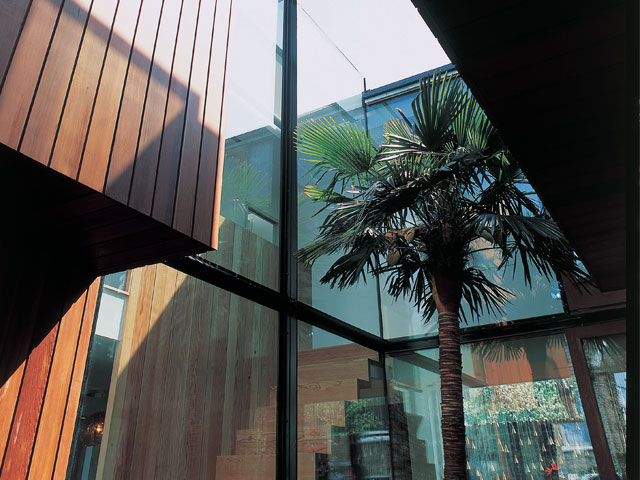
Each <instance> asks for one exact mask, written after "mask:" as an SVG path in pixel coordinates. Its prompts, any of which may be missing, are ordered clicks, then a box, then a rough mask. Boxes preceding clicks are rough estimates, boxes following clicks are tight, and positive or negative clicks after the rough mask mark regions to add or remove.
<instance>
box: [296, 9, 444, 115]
mask: <svg viewBox="0 0 640 480" xmlns="http://www.w3.org/2000/svg"><path fill="white" fill-rule="evenodd" d="M298 5H299V9H298V105H299V108H298V112H299V113H305V112H308V111H311V110H314V109H316V108H321V107H322V106H324V105H327V104H328V103H331V102H332V101H336V100H342V99H344V98H347V97H349V96H351V95H355V94H358V93H360V92H361V91H362V77H363V76H364V77H366V79H367V88H368V89H372V88H376V87H379V86H382V85H386V84H388V83H392V82H395V81H397V80H401V79H403V78H406V77H410V76H412V75H415V74H416V73H421V72H424V71H426V70H430V69H432V68H436V67H440V66H442V65H446V64H448V63H451V62H450V60H449V58H448V57H447V56H446V55H445V53H444V51H443V50H442V48H441V47H440V44H439V43H438V41H437V40H436V39H435V37H434V36H433V34H432V33H431V31H430V30H429V28H428V27H427V25H426V23H425V22H424V20H423V19H422V17H421V16H420V14H419V13H418V11H417V10H416V9H415V7H414V6H413V4H412V3H411V0H299V1H298ZM309 17H311V18H309ZM338 49H339V50H340V52H342V53H340V52H339V51H338ZM345 57H346V58H345ZM347 59H348V60H347ZM351 64H352V65H351Z"/></svg>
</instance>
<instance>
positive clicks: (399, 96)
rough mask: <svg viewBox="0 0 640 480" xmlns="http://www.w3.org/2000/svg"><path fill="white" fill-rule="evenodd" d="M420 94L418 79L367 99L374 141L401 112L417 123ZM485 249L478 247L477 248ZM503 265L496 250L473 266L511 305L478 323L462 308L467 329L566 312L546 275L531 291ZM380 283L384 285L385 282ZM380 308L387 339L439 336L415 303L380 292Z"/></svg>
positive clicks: (534, 272) (519, 272)
mask: <svg viewBox="0 0 640 480" xmlns="http://www.w3.org/2000/svg"><path fill="white" fill-rule="evenodd" d="M417 94H418V81H417V79H416V80H414V81H413V82H409V83H406V82H405V83H403V84H401V85H398V86H397V87H392V88H389V89H387V90H386V91H383V92H381V93H379V94H378V95H376V96H374V97H371V98H368V99H366V104H367V120H368V127H369V131H370V132H371V136H372V138H373V139H374V141H376V142H378V143H380V142H382V140H383V138H382V128H383V125H384V124H385V122H387V121H388V120H389V119H391V118H400V114H399V113H398V109H400V110H402V112H403V113H404V114H405V115H406V116H407V118H408V119H409V120H413V119H414V115H413V113H412V109H411V102H412V101H413V99H414V98H415V97H416V96H417ZM528 190H531V189H528ZM535 198H537V197H535ZM482 247H483V246H482V245H479V246H478V247H477V248H478V249H480V248H482ZM500 261H501V259H500V258H499V256H498V255H497V252H496V251H495V250H485V251H481V252H479V253H478V254H476V256H475V262H474V266H475V267H476V268H478V269H480V270H483V271H485V272H488V276H489V278H490V279H491V280H492V281H494V282H495V283H497V284H498V285H501V286H503V287H505V288H507V289H508V290H509V291H510V292H511V294H512V295H511V298H510V299H509V302H508V303H506V304H505V305H504V313H503V314H501V315H499V316H496V315H494V314H489V313H485V314H483V315H481V316H480V318H478V319H472V318H471V317H470V315H469V313H468V308H467V307H463V308H464V309H465V312H466V314H467V318H469V319H470V321H469V322H468V323H467V324H465V325H464V326H477V325H487V324H495V323H501V322H505V321H511V320H518V319H523V318H533V317H539V316H542V315H551V314H555V313H561V312H563V310H564V306H563V303H562V297H561V294H560V288H559V285H558V282H557V281H555V280H554V281H552V282H550V281H548V280H547V279H546V278H545V277H544V275H542V274H541V273H539V272H538V271H537V270H536V269H535V268H533V269H532V272H531V277H532V279H531V282H532V287H531V288H529V287H527V286H526V285H525V282H524V276H523V273H522V269H521V267H519V266H518V267H517V268H516V270H515V272H514V271H513V266H512V265H509V266H508V267H507V269H506V270H505V271H504V273H498V272H497V269H496V267H497V265H498V264H499V263H500ZM381 283H382V284H384V281H382V282H381ZM381 307H382V321H383V330H384V336H385V338H397V337H412V336H419V335H426V334H433V335H436V334H437V333H438V322H437V320H436V319H435V318H433V319H431V320H430V321H429V322H427V323H425V321H424V319H423V317H422V315H421V314H420V312H418V311H417V310H416V309H415V307H414V306H413V304H412V302H409V301H405V300H404V299H398V300H395V299H394V298H393V297H391V296H390V295H388V294H387V293H386V291H384V289H383V291H382V292H381Z"/></svg>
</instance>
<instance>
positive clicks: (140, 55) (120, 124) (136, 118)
mask: <svg viewBox="0 0 640 480" xmlns="http://www.w3.org/2000/svg"><path fill="white" fill-rule="evenodd" d="M161 7H162V2H157V1H152V0H147V1H145V2H142V6H141V10H140V16H139V20H138V26H137V30H136V34H135V40H134V43H133V51H132V53H131V57H130V59H129V66H128V68H127V76H126V79H125V85H124V93H123V95H122V100H121V108H120V112H119V113H118V120H117V124H116V128H115V134H114V139H113V145H112V148H111V154H110V161H109V167H108V171H107V180H106V182H105V189H104V191H105V193H106V194H107V195H109V196H110V197H111V198H113V199H114V200H117V201H119V202H120V203H123V204H125V205H126V204H127V202H128V200H129V190H130V184H131V176H132V174H133V168H134V163H135V160H136V148H137V145H138V135H139V132H140V125H141V122H142V111H143V107H144V101H145V95H146V92H147V88H148V85H149V74H150V71H151V64H152V58H153V51H154V46H155V42H156V37H157V34H158V27H159V24H160V10H161ZM110 50H111V48H110ZM92 124H95V122H92ZM96 128H100V125H96ZM97 133H98V132H97ZM85 155H87V152H85Z"/></svg>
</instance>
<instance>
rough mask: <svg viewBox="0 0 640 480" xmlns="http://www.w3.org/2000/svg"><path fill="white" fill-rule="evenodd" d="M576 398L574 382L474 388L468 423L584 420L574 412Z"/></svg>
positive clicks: (467, 400) (466, 406)
mask: <svg viewBox="0 0 640 480" xmlns="http://www.w3.org/2000/svg"><path fill="white" fill-rule="evenodd" d="M558 382H564V383H563V384H562V385H560V384H559V383H558ZM563 397H564V398H565V401H563ZM577 397H578V385H577V383H576V380H575V379H574V378H568V379H563V380H541V381H537V382H528V383H516V384H509V385H498V386H489V387H480V388H474V389H471V391H470V392H469V395H468V396H467V398H465V404H464V410H465V411H464V416H465V423H466V424H467V425H483V424H486V423H491V422H498V423H503V422H515V421H525V422H531V421H539V420H547V421H554V420H555V421H559V422H568V421H575V420H583V419H584V417H583V416H582V415H580V414H579V412H578V411H577V410H576V409H575V399H576V398H577ZM566 399H569V401H567V400H566Z"/></svg>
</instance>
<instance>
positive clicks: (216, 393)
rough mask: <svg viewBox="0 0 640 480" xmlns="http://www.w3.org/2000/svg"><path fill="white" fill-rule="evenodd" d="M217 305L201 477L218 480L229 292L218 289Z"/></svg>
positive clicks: (215, 305) (213, 320)
mask: <svg viewBox="0 0 640 480" xmlns="http://www.w3.org/2000/svg"><path fill="white" fill-rule="evenodd" d="M215 292H216V297H217V298H216V299H217V303H216V304H214V310H213V311H212V312H211V317H210V318H211V321H212V322H213V325H214V328H212V333H213V336H212V338H211V343H210V345H211V346H210V352H209V367H208V370H209V371H210V372H211V375H210V376H209V378H210V379H211V381H210V382H209V383H208V385H207V395H206V398H207V403H206V409H205V417H204V424H205V425H206V426H207V428H208V429H209V430H208V432H207V433H208V434H207V436H206V438H205V441H204V442H203V445H202V461H203V468H202V472H201V477H203V478H215V477H214V475H215V474H216V461H217V456H216V454H218V453H220V454H222V453H221V443H222V429H223V411H224V390H223V389H222V388H216V385H225V384H226V381H227V379H226V375H227V349H228V345H229V340H228V339H229V327H230V325H229V313H230V301H231V294H230V293H229V292H227V291H225V290H221V289H215Z"/></svg>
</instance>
